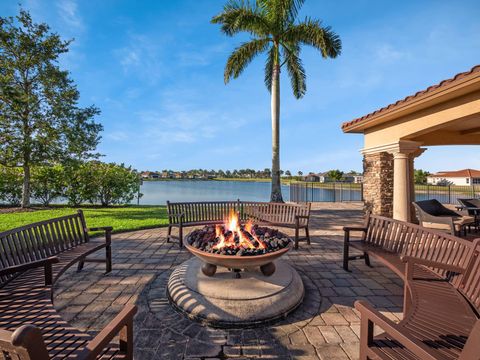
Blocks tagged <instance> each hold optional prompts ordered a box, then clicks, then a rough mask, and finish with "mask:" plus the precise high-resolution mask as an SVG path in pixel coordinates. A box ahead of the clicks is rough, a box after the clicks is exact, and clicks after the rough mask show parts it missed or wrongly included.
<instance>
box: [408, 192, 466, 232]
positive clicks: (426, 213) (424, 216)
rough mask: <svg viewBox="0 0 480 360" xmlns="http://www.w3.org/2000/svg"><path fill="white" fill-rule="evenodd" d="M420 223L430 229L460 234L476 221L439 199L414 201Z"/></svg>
mask: <svg viewBox="0 0 480 360" xmlns="http://www.w3.org/2000/svg"><path fill="white" fill-rule="evenodd" d="M413 206H415V210H416V213H417V217H418V220H419V222H420V225H421V226H423V227H426V228H430V229H437V230H444V231H447V232H449V233H450V234H452V235H459V234H461V233H462V231H464V232H465V233H466V229H467V226H471V225H473V224H474V223H475V218H474V217H473V216H464V215H461V214H459V213H457V212H455V211H453V210H450V209H448V208H447V207H445V206H443V205H442V204H441V203H440V202H439V201H438V200H435V199H432V200H423V201H415V202H413Z"/></svg>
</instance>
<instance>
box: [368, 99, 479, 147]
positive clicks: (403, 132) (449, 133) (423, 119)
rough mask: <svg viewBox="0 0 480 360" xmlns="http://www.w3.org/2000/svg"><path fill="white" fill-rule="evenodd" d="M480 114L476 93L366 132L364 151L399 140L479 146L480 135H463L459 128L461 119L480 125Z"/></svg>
mask: <svg viewBox="0 0 480 360" xmlns="http://www.w3.org/2000/svg"><path fill="white" fill-rule="evenodd" d="M479 114H480V91H476V92H474V93H471V94H467V95H464V96H462V97H460V98H456V99H453V100H449V101H447V102H445V103H441V104H438V105H435V106H431V107H429V108H427V109H423V110H420V111H417V112H414V113H411V114H407V115H405V116H402V117H400V118H398V119H395V120H393V121H389V122H387V123H384V124H379V125H376V126H373V127H370V128H368V129H365V137H364V142H365V148H367V149H368V148H371V147H376V146H381V145H384V144H389V143H393V142H396V141H398V140H415V141H421V142H422V145H426V146H428V145H442V144H445V145H455V144H469V143H470V144H479V143H480V135H479V134H471V135H464V134H461V133H460V130H458V126H457V125H458V122H459V121H462V119H470V122H472V121H475V120H478V125H479V126H480V115H479ZM449 127H451V129H449Z"/></svg>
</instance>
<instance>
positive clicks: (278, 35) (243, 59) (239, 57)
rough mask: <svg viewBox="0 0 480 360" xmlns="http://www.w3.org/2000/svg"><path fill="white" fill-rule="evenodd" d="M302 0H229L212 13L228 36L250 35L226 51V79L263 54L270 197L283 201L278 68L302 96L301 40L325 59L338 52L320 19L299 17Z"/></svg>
mask: <svg viewBox="0 0 480 360" xmlns="http://www.w3.org/2000/svg"><path fill="white" fill-rule="evenodd" d="M304 1H305V0H257V1H255V2H249V1H247V0H231V1H229V2H228V3H227V4H226V5H225V6H224V8H223V11H222V12H221V13H220V14H218V15H217V16H214V17H213V18H212V23H214V24H221V30H222V32H223V33H225V34H226V35H227V36H233V35H236V34H238V33H240V32H246V33H248V34H250V35H251V37H252V38H251V39H250V41H248V42H245V43H243V44H241V45H240V46H239V47H237V48H236V49H235V51H234V52H233V53H232V54H231V55H230V57H229V58H228V60H227V64H226V66H225V73H224V80H225V84H226V83H228V82H229V81H230V79H231V78H234V79H236V78H237V77H238V76H240V74H241V73H242V72H243V70H245V68H246V67H247V65H248V64H249V63H250V62H251V61H252V60H253V58H254V57H255V56H257V55H259V54H261V53H263V52H266V53H267V60H266V63H265V85H266V86H267V88H268V90H269V91H270V93H271V114H272V190H271V196H270V199H271V201H273V202H283V199H282V191H281V186H280V69H281V68H282V67H283V66H286V69H287V72H288V75H289V77H290V83H291V86H292V90H293V95H294V96H295V97H296V98H297V99H300V98H302V97H303V95H305V92H306V90H307V87H306V75H305V69H304V68H303V64H302V61H301V59H300V48H301V45H310V46H313V47H314V48H316V49H318V50H319V51H320V53H321V55H322V57H323V58H328V57H330V58H335V57H337V56H338V55H339V54H340V51H341V47H342V45H341V41H340V38H339V37H338V35H337V34H335V33H334V32H333V31H332V29H331V28H330V27H323V26H322V23H321V22H320V21H319V20H315V19H311V18H308V17H307V18H306V19H305V20H303V21H300V22H297V21H296V20H297V16H298V11H299V10H300V8H301V6H302V5H303V3H304Z"/></svg>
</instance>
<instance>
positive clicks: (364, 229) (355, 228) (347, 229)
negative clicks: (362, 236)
mask: <svg viewBox="0 0 480 360" xmlns="http://www.w3.org/2000/svg"><path fill="white" fill-rule="evenodd" d="M367 230H368V228H367V227H365V226H344V227H343V231H345V232H346V233H350V232H352V231H361V232H367Z"/></svg>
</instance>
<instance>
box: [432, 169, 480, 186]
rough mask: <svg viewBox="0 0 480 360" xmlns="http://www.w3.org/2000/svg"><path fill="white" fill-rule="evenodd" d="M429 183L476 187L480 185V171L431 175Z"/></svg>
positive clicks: (458, 171)
mask: <svg viewBox="0 0 480 360" xmlns="http://www.w3.org/2000/svg"><path fill="white" fill-rule="evenodd" d="M427 182H428V183H429V184H432V185H476V184H480V170H473V169H463V170H457V171H440V172H438V173H436V174H431V175H429V176H428V177H427Z"/></svg>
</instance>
